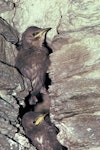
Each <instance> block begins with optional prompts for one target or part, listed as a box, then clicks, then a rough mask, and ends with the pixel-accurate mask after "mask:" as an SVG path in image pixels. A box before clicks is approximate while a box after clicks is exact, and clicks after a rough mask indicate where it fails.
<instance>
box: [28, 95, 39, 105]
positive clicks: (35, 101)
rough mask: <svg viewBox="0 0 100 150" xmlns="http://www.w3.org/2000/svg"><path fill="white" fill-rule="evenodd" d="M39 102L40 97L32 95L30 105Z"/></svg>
mask: <svg viewBox="0 0 100 150" xmlns="http://www.w3.org/2000/svg"><path fill="white" fill-rule="evenodd" d="M37 102H38V99H37V98H36V96H31V98H30V99H29V104H30V105H36V103H37Z"/></svg>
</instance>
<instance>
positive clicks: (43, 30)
mask: <svg viewBox="0 0 100 150" xmlns="http://www.w3.org/2000/svg"><path fill="white" fill-rule="evenodd" d="M49 30H51V28H45V29H41V31H40V32H39V33H38V34H36V35H35V36H34V38H37V37H39V36H41V35H42V34H43V33H44V32H48V31H49Z"/></svg>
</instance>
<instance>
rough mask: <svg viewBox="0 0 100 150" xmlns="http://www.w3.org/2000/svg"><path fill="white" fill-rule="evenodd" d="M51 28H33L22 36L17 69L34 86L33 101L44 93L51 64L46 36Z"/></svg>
mask: <svg viewBox="0 0 100 150" xmlns="http://www.w3.org/2000/svg"><path fill="white" fill-rule="evenodd" d="M50 29H51V28H45V29H41V28H38V27H35V26H31V27H29V28H27V29H26V31H25V32H24V33H23V34H22V45H21V48H20V51H19V52H18V55H17V58H16V67H17V68H18V69H19V71H20V72H21V74H22V75H23V76H24V77H26V78H28V79H29V80H30V81H31V84H32V91H31V101H33V102H35V101H36V95H37V94H38V93H39V92H40V91H42V88H43V87H44V83H45V77H46V72H47V69H48V66H49V64H50V60H49V51H48V49H47V48H46V47H45V45H44V42H45V36H46V33H47V32H48V31H49V30H50Z"/></svg>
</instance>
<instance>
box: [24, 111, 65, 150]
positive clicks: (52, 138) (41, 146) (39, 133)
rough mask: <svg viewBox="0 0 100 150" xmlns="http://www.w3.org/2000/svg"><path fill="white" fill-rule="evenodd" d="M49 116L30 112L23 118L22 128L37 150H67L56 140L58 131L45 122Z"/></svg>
mask: <svg viewBox="0 0 100 150" xmlns="http://www.w3.org/2000/svg"><path fill="white" fill-rule="evenodd" d="M46 115H47V114H41V113H35V112H32V111H30V112H28V113H26V114H25V115H24V116H23V118H22V126H23V128H24V130H25V134H26V136H27V137H28V138H29V139H30V140H31V142H32V144H33V145H34V146H35V147H36V148H37V150H67V148H65V147H64V146H62V145H61V144H60V143H59V142H58V140H57V138H56V135H57V133H56V130H55V127H54V126H53V125H52V124H49V123H48V122H46V121H45V117H46Z"/></svg>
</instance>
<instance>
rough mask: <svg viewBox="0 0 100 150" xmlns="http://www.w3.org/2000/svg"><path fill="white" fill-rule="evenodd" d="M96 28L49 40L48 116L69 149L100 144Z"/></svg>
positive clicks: (99, 65)
mask: <svg viewBox="0 0 100 150" xmlns="http://www.w3.org/2000/svg"><path fill="white" fill-rule="evenodd" d="M98 28H99V26H95V27H93V28H92V27H91V28H85V29H84V30H82V31H79V32H65V33H63V34H61V35H59V36H56V37H55V38H54V40H53V41H52V48H53V50H54V52H53V53H52V54H51V56H50V58H51V66H50V68H49V75H50V79H51V80H52V84H51V86H50V87H49V92H50V96H51V118H52V121H53V122H54V123H55V124H56V126H57V127H58V128H59V129H60V131H61V132H60V133H59V135H58V139H59V140H60V142H62V144H64V145H65V146H67V147H68V148H69V149H70V150H74V149H75V148H76V149H77V150H84V149H85V150H87V149H92V148H98V147H100V135H99V134H98V131H99V130H100V126H99V121H100V116H99V114H100V107H99V105H100V53H99V38H100V36H99V30H98ZM95 33H96V34H95ZM98 112H99V113H98Z"/></svg>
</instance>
